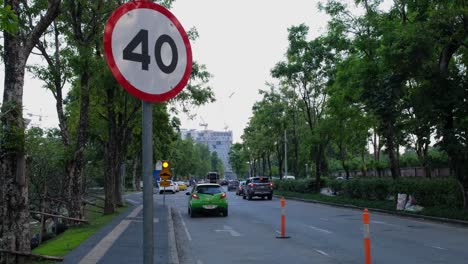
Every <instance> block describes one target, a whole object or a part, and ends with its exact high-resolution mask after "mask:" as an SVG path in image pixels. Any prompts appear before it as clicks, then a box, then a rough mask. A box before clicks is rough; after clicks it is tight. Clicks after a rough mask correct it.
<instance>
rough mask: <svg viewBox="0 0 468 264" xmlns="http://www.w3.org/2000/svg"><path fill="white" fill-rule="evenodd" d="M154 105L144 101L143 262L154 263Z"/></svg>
mask: <svg viewBox="0 0 468 264" xmlns="http://www.w3.org/2000/svg"><path fill="white" fill-rule="evenodd" d="M152 109H153V105H152V104H151V103H149V102H145V101H142V112H143V118H142V128H143V131H142V138H141V139H142V140H141V141H142V151H143V153H142V155H143V158H142V167H143V175H142V178H143V263H145V264H152V263H153V244H154V241H153V182H152V181H153V174H152V172H153V111H152Z"/></svg>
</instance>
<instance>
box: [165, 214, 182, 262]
mask: <svg viewBox="0 0 468 264" xmlns="http://www.w3.org/2000/svg"><path fill="white" fill-rule="evenodd" d="M167 213H168V216H167V230H168V240H169V241H168V242H169V264H179V253H178V251H177V245H176V238H175V231H174V221H173V219H172V208H171V207H170V206H168V207H167Z"/></svg>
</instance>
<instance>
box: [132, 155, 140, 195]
mask: <svg viewBox="0 0 468 264" xmlns="http://www.w3.org/2000/svg"><path fill="white" fill-rule="evenodd" d="M138 164H139V159H138V154H135V159H134V160H133V179H135V182H134V184H135V186H136V188H135V190H136V191H138V192H139V191H141V189H140V188H141V186H140V174H138V173H137V169H138Z"/></svg>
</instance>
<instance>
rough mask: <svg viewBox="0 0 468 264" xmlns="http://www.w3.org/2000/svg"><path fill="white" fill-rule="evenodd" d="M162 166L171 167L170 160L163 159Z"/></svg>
mask: <svg viewBox="0 0 468 264" xmlns="http://www.w3.org/2000/svg"><path fill="white" fill-rule="evenodd" d="M162 167H163V170H164V169H165V168H169V161H167V160H163V162H162Z"/></svg>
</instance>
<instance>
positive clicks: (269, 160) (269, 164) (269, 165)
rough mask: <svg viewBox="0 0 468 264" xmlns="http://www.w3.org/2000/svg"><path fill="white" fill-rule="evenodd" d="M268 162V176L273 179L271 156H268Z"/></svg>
mask: <svg viewBox="0 0 468 264" xmlns="http://www.w3.org/2000/svg"><path fill="white" fill-rule="evenodd" d="M267 161H268V176H270V178H271V176H272V175H271V159H270V154H268V155H267Z"/></svg>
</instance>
